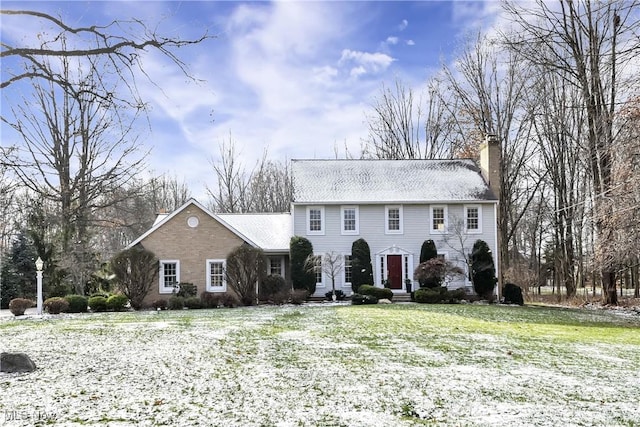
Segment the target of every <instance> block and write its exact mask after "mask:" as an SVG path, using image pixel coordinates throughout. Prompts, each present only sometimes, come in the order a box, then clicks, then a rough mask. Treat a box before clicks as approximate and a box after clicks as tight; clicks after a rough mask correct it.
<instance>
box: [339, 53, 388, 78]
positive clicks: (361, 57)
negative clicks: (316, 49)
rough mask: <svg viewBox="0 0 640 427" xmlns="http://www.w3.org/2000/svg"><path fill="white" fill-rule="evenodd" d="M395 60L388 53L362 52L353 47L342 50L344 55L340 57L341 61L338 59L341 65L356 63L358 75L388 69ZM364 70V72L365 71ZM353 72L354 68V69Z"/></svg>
mask: <svg viewBox="0 0 640 427" xmlns="http://www.w3.org/2000/svg"><path fill="white" fill-rule="evenodd" d="M393 61H395V59H394V58H392V57H391V56H389V55H387V54H386V53H380V52H375V53H369V52H360V51H356V50H351V49H344V50H343V51H342V56H341V57H340V61H338V64H339V65H349V64H355V65H356V67H354V68H357V69H359V71H358V73H359V74H358V75H360V74H364V73H365V72H366V73H378V72H381V71H384V70H386V69H387V68H389V66H390V65H391V64H392V63H393ZM363 71H364V72H363ZM352 74H353V69H352Z"/></svg>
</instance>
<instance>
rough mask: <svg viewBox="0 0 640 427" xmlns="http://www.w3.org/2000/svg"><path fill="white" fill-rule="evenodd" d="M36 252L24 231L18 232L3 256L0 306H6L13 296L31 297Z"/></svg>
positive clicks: (34, 279) (34, 276)
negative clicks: (7, 251)
mask: <svg viewBox="0 0 640 427" xmlns="http://www.w3.org/2000/svg"><path fill="white" fill-rule="evenodd" d="M36 258H38V254H37V253H36V250H35V248H34V246H33V244H32V242H31V241H30V240H29V239H28V238H27V235H26V234H25V233H20V234H18V236H17V239H16V240H15V241H14V242H13V244H12V245H11V251H10V252H9V255H8V256H7V257H6V258H4V259H3V260H2V261H3V265H2V269H1V274H2V289H0V297H1V298H2V302H1V306H2V308H8V307H9V302H10V301H11V300H12V299H14V298H33V297H34V296H35V294H36V265H35V260H36Z"/></svg>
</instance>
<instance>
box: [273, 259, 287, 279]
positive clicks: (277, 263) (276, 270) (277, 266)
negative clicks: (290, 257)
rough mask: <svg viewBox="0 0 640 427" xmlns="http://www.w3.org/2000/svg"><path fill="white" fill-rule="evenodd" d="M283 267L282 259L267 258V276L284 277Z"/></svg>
mask: <svg viewBox="0 0 640 427" xmlns="http://www.w3.org/2000/svg"><path fill="white" fill-rule="evenodd" d="M283 266H284V262H283V261H282V257H270V258H269V274H278V275H280V276H282V277H284V271H283V268H282V267H283Z"/></svg>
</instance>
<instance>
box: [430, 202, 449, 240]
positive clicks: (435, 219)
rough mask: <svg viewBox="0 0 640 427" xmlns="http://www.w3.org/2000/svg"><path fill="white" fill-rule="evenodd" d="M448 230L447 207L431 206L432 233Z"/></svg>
mask: <svg viewBox="0 0 640 427" xmlns="http://www.w3.org/2000/svg"><path fill="white" fill-rule="evenodd" d="M446 232H447V207H446V206H431V233H446Z"/></svg>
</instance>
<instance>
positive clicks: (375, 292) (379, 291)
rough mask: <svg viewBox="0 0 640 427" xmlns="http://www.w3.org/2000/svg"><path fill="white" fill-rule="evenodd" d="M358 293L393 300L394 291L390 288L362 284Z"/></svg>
mask: <svg viewBox="0 0 640 427" xmlns="http://www.w3.org/2000/svg"><path fill="white" fill-rule="evenodd" d="M358 293H359V294H360V295H371V296H374V297H376V298H377V299H379V300H381V299H388V300H389V301H391V300H392V299H393V291H392V290H391V289H389V288H377V287H375V286H371V285H362V286H360V287H359V288H358Z"/></svg>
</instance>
